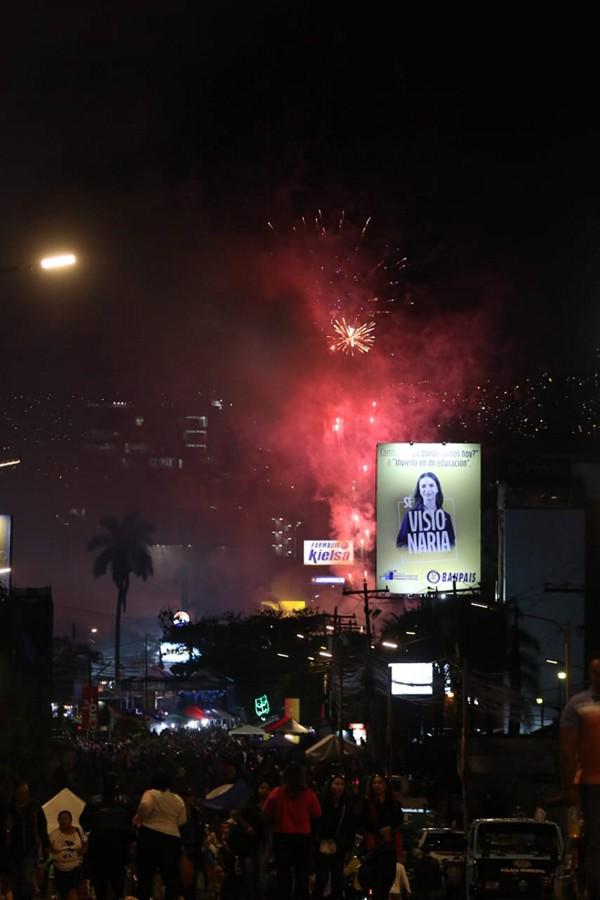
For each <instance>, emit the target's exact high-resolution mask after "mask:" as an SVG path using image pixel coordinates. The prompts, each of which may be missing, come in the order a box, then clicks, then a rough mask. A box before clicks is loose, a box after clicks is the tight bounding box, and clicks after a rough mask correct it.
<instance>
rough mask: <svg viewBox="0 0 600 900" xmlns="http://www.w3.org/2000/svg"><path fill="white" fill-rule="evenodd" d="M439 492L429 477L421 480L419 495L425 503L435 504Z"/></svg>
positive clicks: (426, 476)
mask: <svg viewBox="0 0 600 900" xmlns="http://www.w3.org/2000/svg"><path fill="white" fill-rule="evenodd" d="M437 492H438V487H437V484H436V483H435V481H434V480H433V478H430V477H429V475H425V476H423V478H420V479H419V494H420V495H421V497H422V498H423V502H424V503H435V498H436V496H437Z"/></svg>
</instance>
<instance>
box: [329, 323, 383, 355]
mask: <svg viewBox="0 0 600 900" xmlns="http://www.w3.org/2000/svg"><path fill="white" fill-rule="evenodd" d="M331 324H332V326H333V331H334V334H333V336H332V337H331V339H330V340H331V345H330V346H331V350H332V351H335V350H341V351H342V352H343V353H346V354H349V355H350V356H354V351H355V350H356V351H357V352H358V353H368V352H369V350H370V349H371V348H372V346H373V344H374V343H375V334H374V331H375V322H365V323H364V324H362V325H360V324H357V323H356V322H355V323H354V325H349V324H348V322H346V320H345V319H334V320H333V322H332V323H331Z"/></svg>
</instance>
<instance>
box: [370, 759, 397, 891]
mask: <svg viewBox="0 0 600 900" xmlns="http://www.w3.org/2000/svg"><path fill="white" fill-rule="evenodd" d="M403 821H404V814H403V812H402V807H401V806H400V804H399V803H398V802H397V801H396V799H395V797H394V794H393V791H392V787H391V785H390V783H389V781H388V780H387V778H385V777H384V776H383V775H380V774H379V773H375V774H374V775H372V776H371V780H370V783H369V792H368V794H367V799H366V802H365V807H364V813H363V828H362V830H363V836H364V839H365V848H366V850H367V858H366V860H365V869H366V870H368V872H369V880H370V884H369V887H372V889H373V900H387V898H388V896H389V893H390V888H391V886H392V884H393V883H394V881H395V878H396V862H403V857H404V849H403V845H402V833H401V831H400V828H401V826H402V823H403ZM365 874H366V873H365ZM359 880H360V873H359Z"/></svg>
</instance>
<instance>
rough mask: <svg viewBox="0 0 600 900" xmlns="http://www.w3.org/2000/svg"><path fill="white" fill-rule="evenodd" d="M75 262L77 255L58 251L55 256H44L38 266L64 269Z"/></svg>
mask: <svg viewBox="0 0 600 900" xmlns="http://www.w3.org/2000/svg"><path fill="white" fill-rule="evenodd" d="M76 262H77V257H76V256H75V254H74V253H59V254H57V255H56V256H45V257H44V258H43V259H41V260H40V267H41V268H42V269H65V268H68V267H69V266H74V265H75V264H76Z"/></svg>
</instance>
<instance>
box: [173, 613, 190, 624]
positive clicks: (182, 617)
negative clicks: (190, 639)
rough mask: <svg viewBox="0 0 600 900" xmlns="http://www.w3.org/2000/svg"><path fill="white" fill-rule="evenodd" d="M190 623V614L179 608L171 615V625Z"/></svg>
mask: <svg viewBox="0 0 600 900" xmlns="http://www.w3.org/2000/svg"><path fill="white" fill-rule="evenodd" d="M189 624H190V615H189V613H186V612H185V610H183V609H179V610H177V612H176V613H175V614H174V615H173V625H189Z"/></svg>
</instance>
